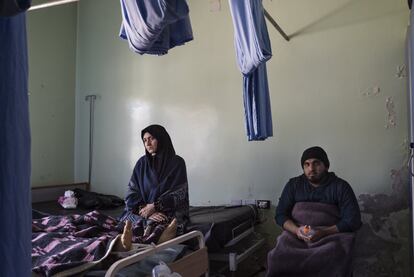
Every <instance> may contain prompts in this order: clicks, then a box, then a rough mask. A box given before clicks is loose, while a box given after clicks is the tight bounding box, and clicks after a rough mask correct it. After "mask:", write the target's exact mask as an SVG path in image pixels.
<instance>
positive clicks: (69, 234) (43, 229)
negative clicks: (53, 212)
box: [32, 211, 122, 276]
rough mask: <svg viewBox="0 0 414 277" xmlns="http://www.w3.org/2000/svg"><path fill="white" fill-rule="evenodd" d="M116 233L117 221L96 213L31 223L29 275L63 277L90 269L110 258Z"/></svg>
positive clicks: (56, 217) (45, 219) (52, 217)
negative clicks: (30, 269) (59, 274)
mask: <svg viewBox="0 0 414 277" xmlns="http://www.w3.org/2000/svg"><path fill="white" fill-rule="evenodd" d="M119 230H122V229H121V226H120V224H119V222H118V221H117V220H115V219H114V218H112V217H109V216H105V215H102V214H100V213H98V212H97V211H93V212H90V213H88V214H85V215H70V216H48V217H44V218H42V219H37V220H33V223H32V271H33V272H35V273H38V274H40V275H43V276H52V275H54V274H56V273H59V272H60V273H62V274H63V276H65V275H72V274H75V273H78V272H81V271H83V270H85V269H87V268H90V267H92V266H93V265H95V264H97V263H99V262H100V261H102V260H103V259H104V258H105V257H106V256H107V255H108V254H109V252H110V250H111V248H112V246H113V241H114V238H115V237H116V236H117V235H118V234H119V233H120V231H119ZM111 242H112V243H111Z"/></svg>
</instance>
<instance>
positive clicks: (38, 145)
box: [27, 4, 77, 186]
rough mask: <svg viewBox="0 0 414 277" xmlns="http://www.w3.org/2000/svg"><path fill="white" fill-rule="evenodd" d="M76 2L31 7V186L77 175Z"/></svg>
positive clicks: (28, 21) (42, 184) (71, 179)
mask: <svg viewBox="0 0 414 277" xmlns="http://www.w3.org/2000/svg"><path fill="white" fill-rule="evenodd" d="M76 26H77V5H74V4H70V5H65V6H59V7H53V8H48V9H42V10H35V11H30V12H28V15H27V33H28V46H29V94H30V96H29V101H30V102H29V105H30V124H31V134H32V179H31V182H32V186H44V185H52V184H65V183H72V182H73V181H74V139H75V76H76V75H75V69H76V67H75V63H76Z"/></svg>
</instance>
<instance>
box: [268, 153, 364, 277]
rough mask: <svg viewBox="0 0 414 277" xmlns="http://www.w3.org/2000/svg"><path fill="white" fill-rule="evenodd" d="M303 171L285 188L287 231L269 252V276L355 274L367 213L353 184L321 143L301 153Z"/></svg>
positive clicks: (282, 214) (282, 210)
mask: <svg viewBox="0 0 414 277" xmlns="http://www.w3.org/2000/svg"><path fill="white" fill-rule="evenodd" d="M301 164H302V168H303V174H302V175H300V176H298V177H295V178H292V179H290V180H289V182H288V183H287V184H286V186H285V187H284V189H283V192H282V195H281V197H280V199H279V203H278V205H277V208H276V216H275V219H276V222H277V224H278V225H280V226H281V227H283V229H284V231H283V232H282V234H281V235H280V236H279V237H278V239H277V243H276V247H275V248H274V249H273V250H272V251H270V252H269V254H268V271H267V276H268V277H273V276H301V277H303V276H350V275H351V273H352V268H351V264H352V248H353V244H354V238H355V234H354V232H355V231H357V230H358V229H359V228H360V226H361V214H360V210H359V206H358V202H357V199H356V197H355V194H354V192H353V190H352V188H351V186H350V185H349V184H348V183H347V182H346V181H344V180H342V179H341V178H339V177H337V176H336V175H335V173H333V172H328V169H329V159H328V156H327V154H326V152H325V151H324V150H323V149H322V148H321V147H318V146H315V147H311V148H309V149H306V150H305V151H304V152H303V155H302V158H301Z"/></svg>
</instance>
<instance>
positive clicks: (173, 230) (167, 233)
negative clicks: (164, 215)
mask: <svg viewBox="0 0 414 277" xmlns="http://www.w3.org/2000/svg"><path fill="white" fill-rule="evenodd" d="M176 235H177V219H175V218H174V219H173V220H172V221H171V222H170V224H169V225H168V226H167V228H165V230H164V232H162V234H161V236H160V238H159V240H158V243H163V242H166V241H168V240H170V239H173V238H175V236H176Z"/></svg>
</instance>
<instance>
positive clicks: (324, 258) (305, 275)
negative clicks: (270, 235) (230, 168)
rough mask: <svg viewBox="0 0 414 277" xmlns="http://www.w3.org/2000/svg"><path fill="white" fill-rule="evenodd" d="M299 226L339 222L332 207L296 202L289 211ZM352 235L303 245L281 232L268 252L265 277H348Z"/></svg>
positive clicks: (295, 238)
mask: <svg viewBox="0 0 414 277" xmlns="http://www.w3.org/2000/svg"><path fill="white" fill-rule="evenodd" d="M292 218H293V220H294V221H295V222H296V223H297V224H299V225H311V226H313V227H317V226H330V225H334V224H336V223H337V222H338V221H339V218H340V216H339V210H338V208H337V207H336V206H335V205H330V204H324V203H311V202H299V203H296V205H295V206H294V208H293V211H292ZM354 239H355V234H354V233H337V234H333V235H329V236H326V237H323V238H321V239H320V240H318V241H315V242H308V243H307V242H304V241H302V240H299V239H298V238H297V237H296V236H294V235H293V234H291V233H289V232H288V231H283V232H282V234H281V235H280V236H279V237H278V238H277V242H276V246H275V248H274V249H273V250H272V251H270V252H269V254H268V257H267V260H268V271H267V275H266V276H267V277H276V276H277V277H284V276H301V277H325V276H329V277H331V276H332V277H348V276H350V275H351V273H352V266H351V265H352V250H353V245H354Z"/></svg>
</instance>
